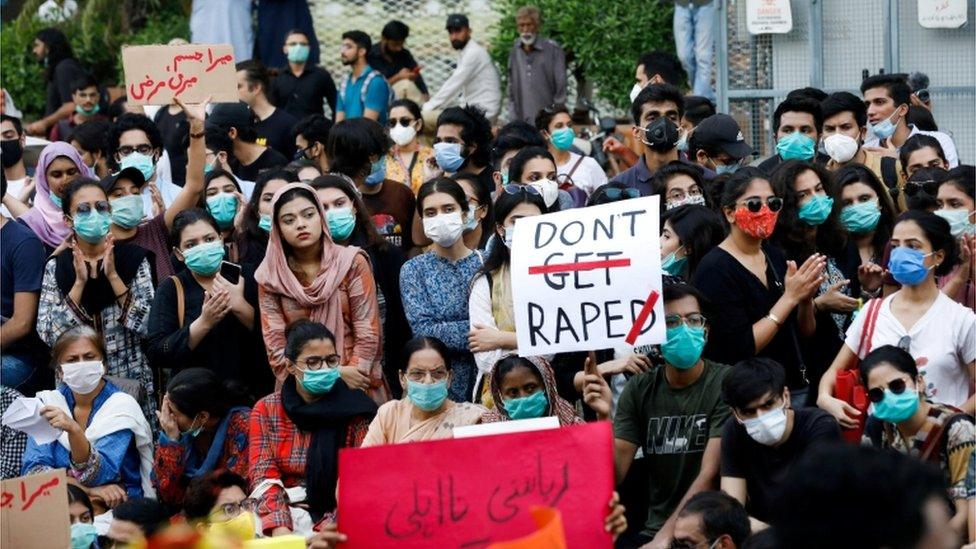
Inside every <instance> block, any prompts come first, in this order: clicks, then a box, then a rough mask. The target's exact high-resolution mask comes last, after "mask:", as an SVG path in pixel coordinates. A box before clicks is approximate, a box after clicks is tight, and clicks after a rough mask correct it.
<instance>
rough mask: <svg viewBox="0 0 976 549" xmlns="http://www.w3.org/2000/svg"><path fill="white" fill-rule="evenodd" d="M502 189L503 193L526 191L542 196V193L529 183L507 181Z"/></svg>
mask: <svg viewBox="0 0 976 549" xmlns="http://www.w3.org/2000/svg"><path fill="white" fill-rule="evenodd" d="M502 190H503V191H505V194H519V193H527V194H532V195H535V196H542V194H540V193H539V189H536V188H535V187H533V186H531V185H516V184H514V183H509V184H508V185H505V186H504V187H502Z"/></svg>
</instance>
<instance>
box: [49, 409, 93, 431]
mask: <svg viewBox="0 0 976 549" xmlns="http://www.w3.org/2000/svg"><path fill="white" fill-rule="evenodd" d="M41 417H43V418H44V419H46V420H47V422H48V423H50V424H51V427H54V428H55V429H61V430H62V431H65V432H66V433H78V432H83V431H82V429H81V425H78V422H77V421H75V419H74V418H73V417H71V416H70V415H68V413H67V412H65V411H64V410H62V409H61V408H58V407H57V406H45V407H43V408H41Z"/></svg>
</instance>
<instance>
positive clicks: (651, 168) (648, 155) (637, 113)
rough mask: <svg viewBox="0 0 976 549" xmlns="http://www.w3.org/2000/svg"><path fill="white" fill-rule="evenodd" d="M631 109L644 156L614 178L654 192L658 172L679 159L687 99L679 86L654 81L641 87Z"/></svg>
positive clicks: (645, 193) (649, 193)
mask: <svg viewBox="0 0 976 549" xmlns="http://www.w3.org/2000/svg"><path fill="white" fill-rule="evenodd" d="M630 110H631V114H632V115H633V117H634V128H633V133H634V138H635V139H637V140H638V141H640V143H641V149H642V154H641V159H640V160H639V161H638V162H637V163H636V164H634V165H633V166H632V167H631V168H629V169H627V170H626V171H623V172H621V173H619V174H617V176H616V177H614V178H613V179H612V180H611V182H614V183H623V184H624V185H627V186H628V187H630V188H632V189H637V190H638V191H640V194H641V196H650V195H651V193H652V190H651V183H650V180H651V177H652V176H653V175H654V172H656V171H657V170H658V169H659V168H661V167H662V166H665V165H667V164H669V163H671V162H675V161H678V160H679V158H678V148H677V147H678V139H679V135H678V122H679V121H680V120H681V117H682V116H683V115H684V110H685V102H684V98H683V97H682V96H681V92H680V91H679V90H678V88H676V87H674V86H672V85H670V84H651V85H649V86H647V87H646V88H644V89H643V90H641V92H640V93H639V94H638V95H637V99H635V100H634V103H633V105H632V106H631V108H630Z"/></svg>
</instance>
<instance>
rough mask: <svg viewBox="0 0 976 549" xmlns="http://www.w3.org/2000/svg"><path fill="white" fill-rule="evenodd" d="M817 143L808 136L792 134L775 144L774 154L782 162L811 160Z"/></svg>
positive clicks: (798, 133)
mask: <svg viewBox="0 0 976 549" xmlns="http://www.w3.org/2000/svg"><path fill="white" fill-rule="evenodd" d="M816 148H817V142H816V141H814V140H813V138H812V137H810V136H809V135H806V134H803V133H800V132H792V133H788V134H786V135H784V136H783V137H781V138H780V139H779V141H777V142H776V152H777V153H778V154H779V157H780V158H782V159H783V160H812V159H813V155H814V154H815V153H816Z"/></svg>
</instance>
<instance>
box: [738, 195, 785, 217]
mask: <svg viewBox="0 0 976 549" xmlns="http://www.w3.org/2000/svg"><path fill="white" fill-rule="evenodd" d="M744 204H745V205H746V208H747V209H748V210H749V211H750V212H752V213H759V210H761V209H762V206H763V199H762V198H750V199H749V200H746V201H745V202H744ZM766 205H767V206H769V211H771V212H778V211H780V210H782V209H783V199H782V198H779V197H777V196H771V197H769V198H767V199H766Z"/></svg>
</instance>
